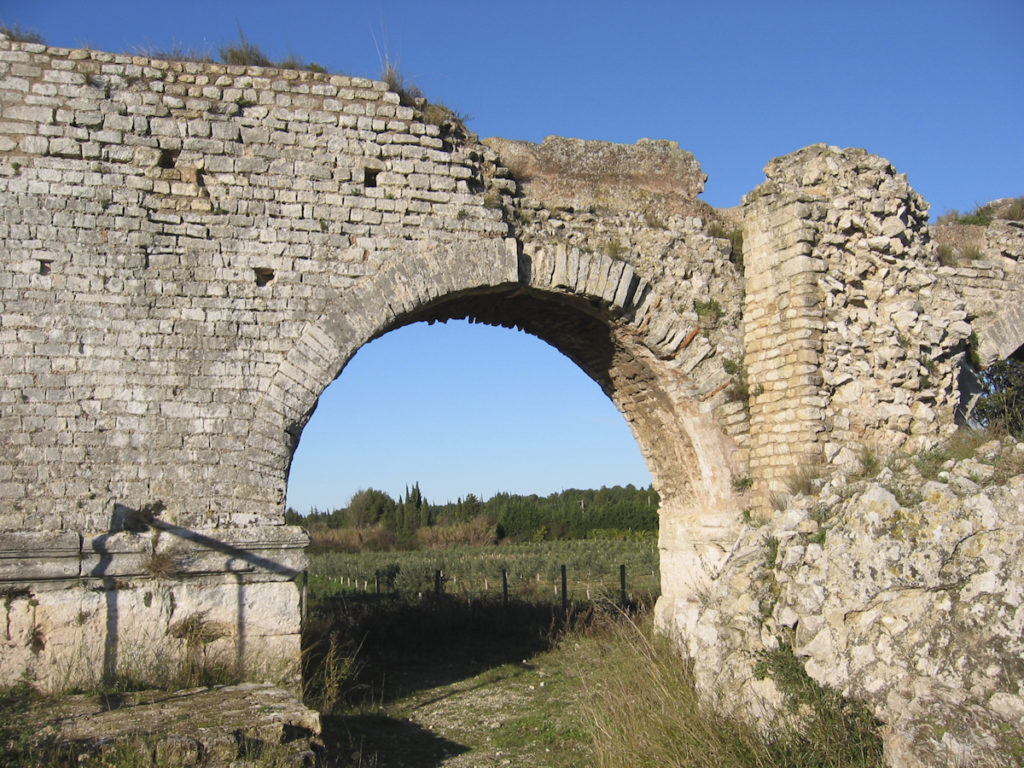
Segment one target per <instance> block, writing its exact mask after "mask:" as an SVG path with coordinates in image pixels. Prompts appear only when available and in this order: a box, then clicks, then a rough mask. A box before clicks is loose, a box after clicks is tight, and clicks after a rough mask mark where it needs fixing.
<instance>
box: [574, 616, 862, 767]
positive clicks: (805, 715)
mask: <svg viewBox="0 0 1024 768" xmlns="http://www.w3.org/2000/svg"><path fill="white" fill-rule="evenodd" d="M564 642H566V641H563V643H564ZM569 642H572V643H573V651H574V654H575V659H576V665H577V669H578V670H579V674H580V680H581V687H582V689H583V692H584V696H583V697H582V699H581V706H580V712H579V715H580V720H581V724H580V725H581V729H582V730H583V731H584V732H586V733H587V734H589V743H588V744H587V751H588V752H589V753H590V757H591V761H590V762H591V763H592V764H593V765H595V766H598V767H599V768H620V767H621V768H626V766H629V767H630V768H635V767H640V768H643V767H645V766H650V767H651V768H654V766H658V767H659V768H662V767H667V768H754V767H755V766H756V767H757V768H762V767H763V768H767V767H768V766H782V767H792V768H798V767H799V768H803V766H807V767H808V768H810V766H836V767H838V766H864V767H865V768H866V767H867V766H875V765H878V766H880V765H881V764H882V761H881V741H880V739H879V737H878V735H877V733H876V724H875V723H874V722H873V721H872V720H871V719H870V717H869V716H865V714H864V711H863V709H862V708H860V707H858V706H856V705H854V704H850V703H848V702H845V701H844V700H842V699H841V697H839V696H838V695H837V694H835V693H833V692H830V691H826V690H825V689H822V688H821V687H820V686H818V685H817V684H816V683H814V682H813V681H812V680H810V678H808V677H807V676H806V673H804V672H803V669H802V667H800V666H799V663H798V662H796V660H795V657H794V658H793V663H792V664H789V665H788V666H786V667H785V668H784V669H785V671H786V672H787V673H789V677H784V676H782V675H780V674H779V673H778V672H777V669H780V668H782V666H781V662H780V663H778V664H777V663H776V658H775V657H774V656H771V657H768V658H766V659H765V660H764V661H765V662H766V663H765V665H764V668H763V669H762V670H761V671H762V673H763V674H765V675H766V676H771V677H773V679H775V681H776V683H777V685H779V687H780V689H782V690H783V692H784V694H785V695H786V697H787V702H788V706H789V709H790V712H791V716H790V717H783V718H781V719H779V720H776V721H774V722H773V723H772V724H771V725H768V726H767V727H765V728H758V727H757V726H755V725H754V724H753V723H751V722H749V721H746V720H743V719H739V718H733V717H729V716H727V715H724V714H722V713H718V712H716V711H715V710H713V709H712V708H710V707H709V706H708V705H707V703H706V702H705V701H703V700H702V699H701V697H700V696H699V695H698V694H697V691H696V686H695V683H694V676H693V671H692V668H691V666H690V664H689V662H688V661H687V660H686V659H684V658H682V657H681V656H680V655H679V653H678V651H677V650H676V648H675V647H674V646H673V645H672V643H671V642H670V641H669V640H668V639H666V638H664V637H661V636H658V635H655V634H654V633H653V631H652V629H651V626H650V624H649V623H648V622H639V623H638V622H633V621H629V620H626V621H624V620H621V619H619V620H614V621H609V622H607V623H606V624H605V625H604V626H601V627H598V628H597V629H596V630H594V629H592V630H590V631H589V632H588V635H587V636H584V637H583V638H581V639H576V638H572V639H570V640H569ZM789 655H790V657H791V656H792V654H789ZM800 675H802V677H800ZM789 690H792V691H794V692H795V694H794V695H792V696H791V695H790V694H787V693H786V692H787V691H789ZM798 711H799V712H800V713H801V714H800V716H797V715H796V713H797V712H798Z"/></svg>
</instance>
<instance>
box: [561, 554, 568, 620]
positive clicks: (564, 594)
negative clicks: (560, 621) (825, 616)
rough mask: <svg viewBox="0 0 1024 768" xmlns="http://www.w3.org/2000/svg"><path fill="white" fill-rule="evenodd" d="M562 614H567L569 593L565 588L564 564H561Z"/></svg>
mask: <svg viewBox="0 0 1024 768" xmlns="http://www.w3.org/2000/svg"><path fill="white" fill-rule="evenodd" d="M562 615H563V616H568V615H569V593H568V590H567V588H566V579H565V566H564V565H563V566H562Z"/></svg>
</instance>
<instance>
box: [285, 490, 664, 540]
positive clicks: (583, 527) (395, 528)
mask: <svg viewBox="0 0 1024 768" xmlns="http://www.w3.org/2000/svg"><path fill="white" fill-rule="evenodd" d="M658 501H659V499H658V494H657V492H655V491H654V490H653V489H652V488H636V487H634V486H632V485H627V486H625V487H623V486H613V487H611V488H600V489H598V490H578V489H570V490H566V491H561V492H559V493H552V494H550V495H548V496H538V495H536V494H531V495H529V496H522V495H519V494H512V493H498V494H495V495H494V496H492V497H491V498H490V499H488V500H487V501H482V500H480V499H478V498H477V497H476V496H475V495H474V494H468V495H467V496H465V497H464V498H460V499H458V500H457V501H455V502H449V503H447V504H431V503H430V502H429V501H427V499H426V498H424V496H423V494H422V493H421V491H420V487H419V483H416V484H414V485H413V486H411V487H409V488H406V490H405V494H404V495H402V496H400V497H399V498H398V499H394V498H392V497H391V496H390V495H389V494H387V493H386V492H384V491H380V490H377V489H375V488H367V489H364V490H361V491H359V492H358V493H356V494H355V495H354V496H353V497H352V500H351V501H350V502H349V504H348V506H346V507H341V508H338V509H334V510H330V511H322V510H317V509H313V510H311V511H310V513H309V514H308V515H300V514H299V513H298V512H296V511H295V510H293V509H288V511H287V512H285V521H286V522H287V523H289V524H291V525H302V526H304V527H305V528H307V529H308V530H309V531H310V532H311V533H312V534H313V538H314V548H315V549H342V550H348V551H358V550H379V549H410V548H417V547H443V546H452V545H456V544H487V543H494V542H497V541H500V540H503V539H508V540H512V541H554V540H558V539H586V538H631V537H642V536H645V535H651V534H653V533H654V532H656V531H657V530H658Z"/></svg>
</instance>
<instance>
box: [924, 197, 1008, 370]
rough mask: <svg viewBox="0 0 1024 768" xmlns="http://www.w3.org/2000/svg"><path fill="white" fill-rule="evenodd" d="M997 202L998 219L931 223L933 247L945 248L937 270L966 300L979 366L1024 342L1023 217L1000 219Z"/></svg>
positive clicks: (997, 203) (995, 208)
mask: <svg viewBox="0 0 1024 768" xmlns="http://www.w3.org/2000/svg"><path fill="white" fill-rule="evenodd" d="M1001 202H1003V201H999V200H996V201H993V202H992V203H989V206H991V208H992V210H993V211H994V214H995V217H996V218H995V219H994V220H993V221H992V222H991V223H990V224H989V225H988V226H983V225H980V224H959V223H956V222H940V223H939V224H938V225H936V226H935V227H934V238H935V245H936V251H938V250H939V249H940V248H943V249H944V251H945V253H944V255H945V256H946V258H947V263H945V264H944V267H943V269H942V270H941V271H940V273H941V274H942V275H943V276H944V277H947V279H949V280H951V281H953V282H954V283H955V284H956V286H957V288H958V291H959V293H960V294H961V295H962V296H963V298H964V301H965V302H966V303H967V307H968V311H969V312H970V315H971V317H970V320H971V327H972V329H973V331H974V334H975V344H974V347H975V349H974V352H975V357H976V360H975V362H976V364H977V365H980V366H982V367H988V366H989V365H991V364H992V363H993V362H995V361H996V360H1003V359H1005V358H1007V357H1009V356H1010V355H1012V354H1013V353H1014V352H1016V351H1017V350H1018V349H1019V348H1020V347H1021V345H1024V307H1022V306H1021V303H1020V298H1019V297H1020V293H1021V290H1022V287H1024V263H1022V262H1024V222H1021V221H1013V220H1006V219H1003V218H1000V213H999V211H1000V210H1001V207H1002V206H1001V205H1000V203H1001ZM1007 202H1010V201H1007ZM1004 204H1005V203H1004Z"/></svg>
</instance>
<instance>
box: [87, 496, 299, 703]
mask: <svg viewBox="0 0 1024 768" xmlns="http://www.w3.org/2000/svg"><path fill="white" fill-rule="evenodd" d="M164 509H165V505H164V504H163V502H160V501H157V502H154V503H152V504H147V505H144V506H142V507H139V508H134V507H128V506H125V505H123V504H115V505H114V511H113V514H112V515H111V520H110V529H109V531H108V532H107V533H105V534H103V535H102V536H98V537H96V538H95V539H94V540H93V543H92V546H93V551H95V552H96V553H97V554H98V555H99V556H100V557H99V562H98V563H97V564H96V565H95V567H93V569H92V571H91V572H90V575H91V576H93V577H95V578H98V579H101V581H102V584H103V590H104V595H105V597H106V627H105V639H104V643H103V671H102V681H103V683H104V684H110V683H113V682H114V680H115V679H116V676H117V664H118V644H119V608H118V586H119V585H118V579H117V578H116V575H115V574H113V573H111V570H112V569H111V566H112V564H113V562H114V556H115V554H116V552H115V551H112V549H111V548H110V547H108V543H109V542H110V539H111V537H112V536H114V535H115V534H118V533H123V532H127V533H135V534H139V533H145V532H146V531H150V530H153V531H155V532H156V536H160V535H163V534H165V533H166V534H168V535H170V536H174V537H175V538H178V539H180V540H183V541H188V542H190V543H191V544H193V545H197V548H198V549H199V550H206V551H208V552H216V553H220V554H223V555H227V556H228V557H229V559H228V561H227V563H226V564H225V569H224V570H226V571H227V572H228V573H234V577H235V582H236V585H237V590H236V609H235V637H236V638H237V640H236V651H235V655H236V658H235V663H236V665H237V666H236V668H237V669H238V670H239V672H240V673H244V663H245V651H246V633H245V575H244V573H241V572H239V571H238V570H237V568H236V566H237V564H238V562H239V561H240V562H241V563H245V564H248V565H249V566H252V568H254V569H256V570H260V571H266V572H269V573H273V574H276V575H279V576H284V577H286V578H287V579H294V578H295V577H297V576H298V575H299V571H297V570H295V569H294V568H290V567H288V566H286V565H284V564H283V563H280V562H277V561H276V560H271V559H269V558H266V557H262V556H260V555H257V554H255V553H254V552H251V551H249V550H246V549H244V548H242V547H238V546H235V545H233V544H228V543H226V542H224V541H220V540H219V539H215V538H213V537H211V536H207V535H205V534H202V533H199V532H198V531H194V530H191V529H188V528H183V527H181V526H177V525H173V524H171V523H168V522H165V521H163V520H161V519H160V518H159V515H160V513H161V512H163V511H164ZM154 544H155V539H154Z"/></svg>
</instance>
